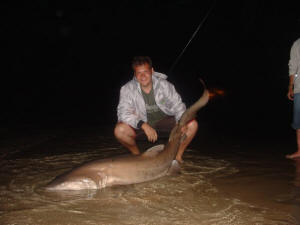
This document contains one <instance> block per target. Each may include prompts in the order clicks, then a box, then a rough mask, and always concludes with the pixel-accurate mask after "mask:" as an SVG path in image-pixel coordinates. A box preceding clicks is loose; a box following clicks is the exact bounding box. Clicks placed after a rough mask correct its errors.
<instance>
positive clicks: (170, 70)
mask: <svg viewBox="0 0 300 225" xmlns="http://www.w3.org/2000/svg"><path fill="white" fill-rule="evenodd" d="M215 5H216V0H215V1H214V3H213V4H212V6H211V7H210V9H209V10H208V12H207V13H206V15H205V17H204V18H203V20H202V21H201V22H200V23H199V25H198V27H197V28H196V30H195V32H194V33H193V35H192V36H191V38H190V39H189V41H188V42H187V44H186V45H185V47H184V48H183V50H182V51H181V53H180V54H179V55H178V56H177V58H176V60H175V61H174V63H173V64H172V66H171V67H170V69H169V72H168V73H169V74H170V73H171V72H172V71H173V69H174V67H175V66H176V64H177V63H178V61H179V59H180V58H181V57H182V55H183V53H184V52H185V50H186V49H187V47H188V46H189V45H190V43H191V42H192V40H193V39H194V37H195V36H196V34H197V33H198V31H199V30H200V28H201V27H202V25H203V24H204V22H205V21H206V19H207V18H208V16H209V15H210V13H211V12H212V10H213V8H214V7H215Z"/></svg>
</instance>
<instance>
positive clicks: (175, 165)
mask: <svg viewBox="0 0 300 225" xmlns="http://www.w3.org/2000/svg"><path fill="white" fill-rule="evenodd" d="M180 169H181V167H180V165H179V163H178V161H177V160H173V161H172V164H171V167H170V169H169V170H168V175H177V174H180Z"/></svg>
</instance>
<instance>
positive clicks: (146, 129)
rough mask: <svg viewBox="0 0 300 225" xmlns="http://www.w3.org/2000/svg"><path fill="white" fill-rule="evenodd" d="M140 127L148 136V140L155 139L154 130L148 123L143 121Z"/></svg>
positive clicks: (153, 140) (152, 140)
mask: <svg viewBox="0 0 300 225" xmlns="http://www.w3.org/2000/svg"><path fill="white" fill-rule="evenodd" d="M141 128H142V129H143V131H144V132H145V134H146V136H147V138H148V141H150V142H155V141H156V140H157V133H156V130H155V129H153V128H152V127H151V126H150V125H149V124H148V123H143V125H142V126H141Z"/></svg>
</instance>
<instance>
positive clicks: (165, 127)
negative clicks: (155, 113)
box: [135, 116, 176, 140]
mask: <svg viewBox="0 0 300 225" xmlns="http://www.w3.org/2000/svg"><path fill="white" fill-rule="evenodd" d="M175 125H176V120H175V117H174V116H166V117H165V118H163V119H161V120H160V121H158V122H157V123H156V124H154V126H153V128H154V129H155V130H156V132H157V136H158V138H169V135H170V132H171V130H172V129H173V127H175ZM135 132H136V140H147V136H146V134H145V133H144V131H143V130H142V129H138V130H135Z"/></svg>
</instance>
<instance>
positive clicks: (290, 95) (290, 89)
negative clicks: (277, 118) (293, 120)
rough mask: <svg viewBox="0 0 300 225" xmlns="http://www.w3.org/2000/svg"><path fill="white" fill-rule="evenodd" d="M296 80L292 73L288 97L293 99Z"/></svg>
mask: <svg viewBox="0 0 300 225" xmlns="http://www.w3.org/2000/svg"><path fill="white" fill-rule="evenodd" d="M294 80H295V75H293V74H292V75H290V81H289V87H288V94H287V97H288V99H290V100H291V101H293V100H294Z"/></svg>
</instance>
